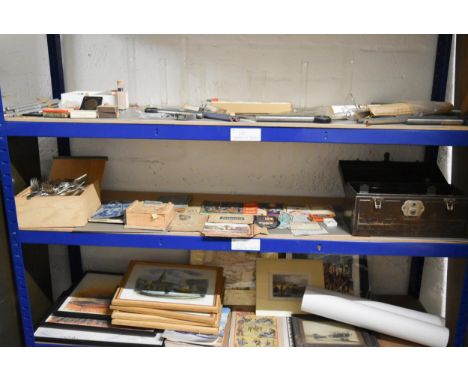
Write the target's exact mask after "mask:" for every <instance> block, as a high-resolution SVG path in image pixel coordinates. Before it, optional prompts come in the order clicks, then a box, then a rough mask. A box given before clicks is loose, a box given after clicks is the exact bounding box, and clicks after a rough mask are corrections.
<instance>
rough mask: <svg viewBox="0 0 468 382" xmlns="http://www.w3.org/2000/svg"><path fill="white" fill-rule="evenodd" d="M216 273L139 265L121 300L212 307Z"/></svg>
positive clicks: (135, 267)
mask: <svg viewBox="0 0 468 382" xmlns="http://www.w3.org/2000/svg"><path fill="white" fill-rule="evenodd" d="M216 277H217V270H216V269H200V268H197V267H194V266H190V265H187V266H181V267H175V266H169V265H168V266H165V265H162V264H154V265H153V264H151V263H136V264H135V266H134V267H133V268H132V270H131V272H130V274H129V277H128V279H127V281H126V282H125V286H124V288H123V289H122V291H121V293H120V296H119V298H120V299H123V300H137V301H146V302H163V303H176V304H184V303H185V304H196V305H213V303H214V295H215V286H216Z"/></svg>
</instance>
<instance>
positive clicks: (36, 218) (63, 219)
mask: <svg viewBox="0 0 468 382" xmlns="http://www.w3.org/2000/svg"><path fill="white" fill-rule="evenodd" d="M106 160H107V158H105V157H58V158H54V160H53V161H52V168H51V171H50V175H49V178H48V180H38V179H31V182H30V187H28V188H26V189H25V190H23V191H21V192H20V193H19V194H18V195H16V196H15V203H16V212H17V216H18V226H19V228H20V229H40V228H71V227H79V226H84V225H86V224H87V222H88V219H89V217H90V216H91V215H92V214H93V213H94V212H95V211H96V210H97V209H98V208H99V206H100V205H101V181H102V177H103V175H104V167H105V164H106Z"/></svg>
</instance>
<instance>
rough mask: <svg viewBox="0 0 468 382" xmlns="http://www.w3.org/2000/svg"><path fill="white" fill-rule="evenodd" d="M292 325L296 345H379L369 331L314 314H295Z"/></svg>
mask: <svg viewBox="0 0 468 382" xmlns="http://www.w3.org/2000/svg"><path fill="white" fill-rule="evenodd" d="M291 326H292V331H293V336H294V343H295V346H298V347H303V346H350V347H355V346H379V345H378V342H377V339H376V338H375V337H374V336H373V335H371V334H370V333H369V332H367V331H365V330H363V329H359V328H356V327H354V326H351V325H347V324H344V323H342V322H337V321H333V320H330V319H327V318H324V317H319V316H314V315H294V316H292V317H291Z"/></svg>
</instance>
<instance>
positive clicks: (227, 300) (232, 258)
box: [190, 251, 278, 306]
mask: <svg viewBox="0 0 468 382" xmlns="http://www.w3.org/2000/svg"><path fill="white" fill-rule="evenodd" d="M259 258H269V259H277V258H278V254H277V253H256V252H235V253H232V252H225V251H190V264H194V265H211V266H217V267H222V268H223V275H224V277H225V284H224V298H223V303H224V305H230V306H243V305H247V306H254V305H255V266H256V260H257V259H259Z"/></svg>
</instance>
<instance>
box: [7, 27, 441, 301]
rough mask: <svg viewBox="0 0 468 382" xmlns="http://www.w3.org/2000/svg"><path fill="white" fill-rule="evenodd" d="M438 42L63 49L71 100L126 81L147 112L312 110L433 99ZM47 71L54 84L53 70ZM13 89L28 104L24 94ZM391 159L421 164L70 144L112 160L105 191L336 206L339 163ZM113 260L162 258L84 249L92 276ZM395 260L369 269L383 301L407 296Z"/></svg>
mask: <svg viewBox="0 0 468 382" xmlns="http://www.w3.org/2000/svg"><path fill="white" fill-rule="evenodd" d="M15 38H16V37H8V38H3V39H1V40H0V47H1V50H2V52H3V51H5V50H7V51H10V50H14V46H15V44H14V43H12V42H11V41H12V39H15ZM36 39H38V40H39V41H36V40H34V38H33V39H31V40H29V44H30V45H32V46H34V47H35V48H34V49H35V50H40V51H41V52H44V53H43V54H45V55H46V50H45V45H44V40H43V39H42V40H41V39H40V38H36ZM7 40H8V41H7ZM436 41H437V39H436V36H416V35H413V36H385V35H378V36H372V35H369V36H92V35H83V36H81V35H79V36H73V35H67V36H62V50H63V63H64V70H65V82H66V89H67V90H68V91H71V90H80V89H89V90H91V89H96V90H98V89H103V90H105V89H111V88H114V87H115V83H116V80H117V79H123V80H125V81H126V83H127V84H128V89H129V92H130V101H131V102H132V103H138V104H142V105H144V104H156V105H157V104H160V105H177V104H185V103H191V104H195V105H198V104H200V103H201V102H202V101H203V100H204V99H206V98H209V97H220V98H224V99H231V100H238V99H242V100H261V101H292V102H293V103H294V105H295V106H296V107H310V106H317V105H321V104H330V103H335V104H336V103H351V102H354V101H353V100H355V101H356V102H357V103H366V102H380V101H382V102H384V101H392V100H399V99H429V97H430V91H431V84H432V75H433V66H434V58H435V48H436ZM25 51H27V49H22V50H21V52H20V53H21V54H19V56H18V57H17V58H15V59H13V62H10V59H9V58H4V60H6V61H8V62H9V67H8V68H7V70H6V71H2V72H0V73H1V76H0V81H3V78H7V77H10V74H12V73H15V71H16V66H15V62H16V61H19V60H23V61H24V60H26V57H27V55H26V53H24V52H25ZM41 54H42V53H41ZM3 56H4V55H3V54H2V57H3ZM8 57H12V56H11V55H8ZM45 57H47V56H45ZM1 62H2V61H0V63H1ZM39 69H41V70H40V71H41V72H42V73H47V68H46V67H40V68H39ZM0 70H3V65H2V66H1V67H0ZM20 80H21V81H23V80H24V78H23V77H21V76H20ZM18 81H19V80H18ZM0 85H1V86H2V87H3V86H4V85H2V83H0ZM8 86H9V87H11V88H15V91H16V93H18V94H22V90H21V87H19V88H18V89H19V90H17V89H16V86H17V85H16V84H15V83H11V82H10V83H8ZM37 92H39V91H38V90H35V91H34V92H33V93H34V94H36V93H37ZM385 151H389V152H390V153H391V155H392V157H393V158H394V159H395V160H398V159H400V160H418V159H421V158H422V154H423V149H422V148H421V147H409V146H407V147H398V146H366V145H318V144H310V145H309V144H274V143H263V144H251V143H237V144H228V143H222V142H218V143H216V142H169V141H159V142H148V141H126V142H124V141H111V140H84V139H83V140H81V139H80V140H73V141H72V152H73V154H76V155H86V154H91V155H108V156H109V157H110V158H111V160H110V161H109V163H108V166H107V169H106V175H105V179H104V186H105V187H106V188H109V189H126V190H132V189H139V190H161V191H171V190H172V191H182V192H184V191H190V192H197V191H198V192H223V193H254V194H290V195H322V196H323V195H334V196H339V195H342V189H341V184H340V181H339V177H338V169H337V161H338V159H357V158H360V159H379V158H382V156H383V153H384V152H385ZM110 252H112V254H113V255H114V254H116V253H118V254H119V259H120V260H119V261H120V262H121V261H125V256H129V255H131V256H140V254H141V255H142V256H143V255H144V256H152V255H148V253H150V252H151V253H156V252H155V251H140V250H130V249H112V248H108V249H96V248H83V253H84V258H83V261H84V265H85V267H88V266H89V267H91V266H92V267H106V266H107V265H109V266H112V263H113V262H112V260H111V257H110V256H109V254H110ZM165 253H169V252H167V251H165ZM171 256H174V258H176V259H177V260H180V261H184V259H186V258H187V254H186V252H180V251H178V252H177V253H172V255H171ZM63 258H64V257H63ZM128 258H130V256H129V257H128ZM388 261H390V260H386V259H374V260H373V261H372V267H373V275H374V276H373V280H378V281H379V282H377V281H375V282H376V284H375V285H376V287H375V288H373V289H372V290H373V292H375V293H399V292H400V291H403V290H406V286H405V285H403V286H402V285H401V283H399V285H395V283H393V282H392V281H393V280H394V278H395V273H394V272H392V273H391V274H388V273H387V264H388ZM120 262H119V264H120ZM407 263H408V261H407V260H404V259H403V260H401V261H399V262H398V264H397V265H396V266H395V267H394V268H395V269H396V268H398V270H399V272H400V274H399V280H402V283H403V284H404V283H405V282H406V281H405V280H407V271H408V266H407ZM379 264H380V265H379ZM54 269H56V268H54ZM371 280H372V279H371ZM379 288H380V289H379Z"/></svg>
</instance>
